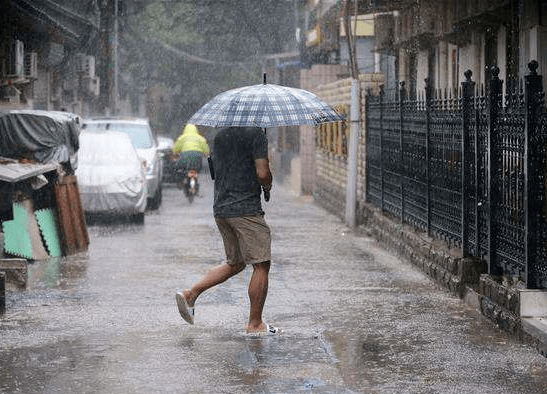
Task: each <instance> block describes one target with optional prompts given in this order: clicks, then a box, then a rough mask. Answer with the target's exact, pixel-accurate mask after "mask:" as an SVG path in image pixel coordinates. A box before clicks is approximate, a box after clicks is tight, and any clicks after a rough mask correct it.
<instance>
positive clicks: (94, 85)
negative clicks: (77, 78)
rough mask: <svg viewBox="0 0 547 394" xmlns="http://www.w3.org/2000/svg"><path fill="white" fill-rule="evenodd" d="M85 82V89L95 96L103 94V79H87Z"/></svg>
mask: <svg viewBox="0 0 547 394" xmlns="http://www.w3.org/2000/svg"><path fill="white" fill-rule="evenodd" d="M83 81H84V82H85V87H86V88H87V90H88V91H90V92H91V93H93V94H94V95H95V96H98V95H99V93H100V92H101V79H100V78H99V77H91V78H90V77H85V78H84V79H83Z"/></svg>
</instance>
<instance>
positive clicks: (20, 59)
mask: <svg viewBox="0 0 547 394" xmlns="http://www.w3.org/2000/svg"><path fill="white" fill-rule="evenodd" d="M5 55H6V58H5V64H4V72H3V74H4V76H6V77H23V76H24V75H25V45H24V44H23V41H19V40H13V41H12V43H11V45H9V46H8V47H7V48H5Z"/></svg>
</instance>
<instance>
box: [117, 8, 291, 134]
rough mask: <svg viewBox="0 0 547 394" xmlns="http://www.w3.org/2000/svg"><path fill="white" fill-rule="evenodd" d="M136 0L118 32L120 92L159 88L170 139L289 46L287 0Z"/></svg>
mask: <svg viewBox="0 0 547 394" xmlns="http://www.w3.org/2000/svg"><path fill="white" fill-rule="evenodd" d="M135 1H136V0H133V2H131V1H129V0H126V2H125V4H126V7H125V8H124V9H125V11H126V14H125V17H124V19H123V23H122V24H121V27H120V47H119V52H120V55H119V58H120V72H121V74H123V75H122V77H121V78H120V94H121V96H122V97H137V96H138V95H139V94H143V93H144V92H145V91H146V90H147V89H148V88H150V87H151V86H153V85H155V84H159V85H162V86H165V87H166V89H168V91H169V94H170V96H171V108H172V110H171V113H170V114H168V117H169V120H168V121H170V122H171V123H173V126H172V129H173V130H174V131H173V132H172V134H175V133H177V132H178V130H179V128H180V125H181V124H182V123H183V122H185V120H186V119H188V118H189V117H190V116H191V115H192V114H193V113H194V112H195V111H196V110H197V109H198V108H199V107H200V106H201V105H203V104H204V103H205V102H207V101H208V100H209V99H211V98H212V97H213V96H214V95H216V94H217V93H219V92H221V91H224V90H227V89H229V88H233V87H236V86H241V85H247V84H254V83H259V82H260V81H261V76H260V72H261V64H262V62H263V57H264V55H266V54H272V53H279V52H283V51H287V50H289V49H290V46H291V45H294V42H293V41H294V37H295V34H294V0H271V1H270V0H261V1H257V0H240V1H237V2H234V1H229V0H202V1H200V2H196V1H193V0H178V1H177V0H149V1H144V0H140V1H139V2H138V4H137V3H136V2H135Z"/></svg>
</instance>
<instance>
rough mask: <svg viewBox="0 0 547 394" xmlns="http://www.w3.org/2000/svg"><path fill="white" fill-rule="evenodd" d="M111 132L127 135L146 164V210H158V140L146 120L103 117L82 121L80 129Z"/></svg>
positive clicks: (159, 182)
mask: <svg viewBox="0 0 547 394" xmlns="http://www.w3.org/2000/svg"><path fill="white" fill-rule="evenodd" d="M86 128H90V129H94V130H112V131H119V132H122V133H125V134H127V135H129V137H130V138H131V141H132V143H133V146H134V147H135V149H136V150H137V153H138V155H139V156H140V157H141V159H142V160H144V161H145V164H146V181H147V188H148V208H150V209H158V208H159V207H160V205H161V200H162V185H161V178H162V176H163V168H162V160H161V155H160V152H159V150H158V140H157V137H156V135H155V133H154V132H153V131H152V128H151V127H150V123H149V122H148V119H144V118H122V117H103V118H92V119H86V120H84V121H83V125H82V129H83V130H85V129H86Z"/></svg>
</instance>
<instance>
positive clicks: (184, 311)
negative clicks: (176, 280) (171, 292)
mask: <svg viewBox="0 0 547 394" xmlns="http://www.w3.org/2000/svg"><path fill="white" fill-rule="evenodd" d="M175 299H176V300H177V306H178V308H179V313H180V315H181V316H182V318H183V319H184V320H185V321H186V322H187V323H188V324H194V315H195V311H194V307H189V306H188V302H187V301H186V298H185V297H184V294H182V291H177V294H176V295H175Z"/></svg>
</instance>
